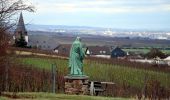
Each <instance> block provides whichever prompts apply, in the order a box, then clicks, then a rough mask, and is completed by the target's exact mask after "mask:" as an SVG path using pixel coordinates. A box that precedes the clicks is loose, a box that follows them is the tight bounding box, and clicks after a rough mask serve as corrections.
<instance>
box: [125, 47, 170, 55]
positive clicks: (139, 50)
mask: <svg viewBox="0 0 170 100" xmlns="http://www.w3.org/2000/svg"><path fill="white" fill-rule="evenodd" d="M150 49H151V48H143V49H141V48H135V49H134V48H128V49H127V48H124V49H123V50H124V51H126V52H140V53H143V54H146V53H148V52H149V51H150ZM161 51H162V52H163V53H165V54H170V50H161Z"/></svg>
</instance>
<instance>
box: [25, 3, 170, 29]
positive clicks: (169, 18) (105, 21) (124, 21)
mask: <svg viewBox="0 0 170 100" xmlns="http://www.w3.org/2000/svg"><path fill="white" fill-rule="evenodd" d="M28 3H32V4H33V5H34V6H35V7H36V12H35V13H28V12H24V13H23V14H24V18H25V22H26V23H30V24H43V25H76V26H95V27H106V28H107V27H108V28H109V27H110V28H125V29H129V28H130V29H170V0H29V2H28Z"/></svg>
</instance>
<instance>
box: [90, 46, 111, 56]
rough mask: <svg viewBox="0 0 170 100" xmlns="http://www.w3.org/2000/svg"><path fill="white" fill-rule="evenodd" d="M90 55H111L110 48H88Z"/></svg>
mask: <svg viewBox="0 0 170 100" xmlns="http://www.w3.org/2000/svg"><path fill="white" fill-rule="evenodd" d="M87 48H88V49H87V53H88V54H89V55H110V47H107V46H88V47H87Z"/></svg>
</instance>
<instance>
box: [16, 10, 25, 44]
mask: <svg viewBox="0 0 170 100" xmlns="http://www.w3.org/2000/svg"><path fill="white" fill-rule="evenodd" d="M21 36H23V37H24V38H25V41H26V42H28V35H27V30H26V28H25V24H24V19H23V15H22V12H21V13H20V17H19V21H18V24H17V27H16V30H15V33H14V39H17V40H18V39H20V38H21Z"/></svg>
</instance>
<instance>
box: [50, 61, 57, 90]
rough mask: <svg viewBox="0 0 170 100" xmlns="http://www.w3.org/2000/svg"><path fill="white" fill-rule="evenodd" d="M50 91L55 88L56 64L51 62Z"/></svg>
mask: <svg viewBox="0 0 170 100" xmlns="http://www.w3.org/2000/svg"><path fill="white" fill-rule="evenodd" d="M51 67H52V93H55V92H56V91H55V89H56V65H55V64H52V66H51Z"/></svg>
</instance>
